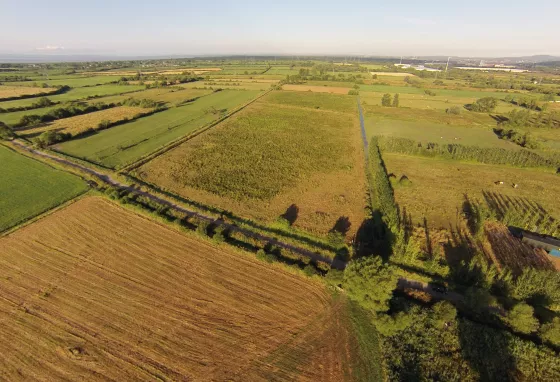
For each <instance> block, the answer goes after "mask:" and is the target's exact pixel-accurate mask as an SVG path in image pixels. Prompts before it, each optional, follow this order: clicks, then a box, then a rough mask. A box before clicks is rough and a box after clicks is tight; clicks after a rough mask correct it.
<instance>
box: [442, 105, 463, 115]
mask: <svg viewBox="0 0 560 382" xmlns="http://www.w3.org/2000/svg"><path fill="white" fill-rule="evenodd" d="M445 112H446V113H447V114H453V115H459V114H461V108H460V107H459V106H452V107H450V108H447V109H445Z"/></svg>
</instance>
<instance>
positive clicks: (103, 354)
mask: <svg viewBox="0 0 560 382" xmlns="http://www.w3.org/2000/svg"><path fill="white" fill-rule="evenodd" d="M0 254H1V255H0V272H1V274H2V278H1V279H0V295H1V296H2V298H1V299H0V321H1V322H2V325H1V329H0V352H1V353H2V357H1V359H0V370H1V373H2V374H1V375H2V378H3V379H6V380H11V381H16V380H34V379H42V380H63V379H69V380H73V379H85V380H121V381H122V380H155V379H158V380H164V381H167V380H197V381H211V380H212V381H216V380H219V381H223V380H233V381H269V380H279V379H280V380H301V381H333V382H334V381H337V382H338V381H341V380H344V379H346V378H349V377H351V375H352V373H353V372H355V371H356V370H355V369H356V368H355V367H354V364H353V363H354V362H355V361H356V360H357V359H359V354H358V353H359V351H360V349H359V345H358V344H357V341H356V339H355V335H354V331H353V329H352V328H351V325H350V323H349V317H348V310H347V309H346V303H345V300H344V298H343V297H342V296H341V297H339V298H335V299H333V297H332V296H331V294H330V293H329V292H327V291H326V290H325V288H324V286H323V285H322V284H321V283H319V282H317V281H312V280H309V279H306V278H303V277H302V276H297V275H294V274H291V273H289V272H287V271H285V270H283V269H282V268H279V267H274V266H270V265H269V264H267V263H263V262H259V261H257V260H256V259H255V258H254V257H253V256H252V255H247V254H242V253H239V252H234V251H233V250H231V249H228V248H227V247H215V246H213V245H210V244H208V243H206V242H202V241H199V240H197V239H195V238H192V237H187V236H184V235H183V234H180V233H178V232H176V231H173V230H171V229H168V228H166V227H164V226H162V225H159V224H157V223H154V222H152V221H150V220H148V219H146V218H143V217H140V216H138V215H136V214H134V213H132V212H129V211H126V210H124V209H122V208H121V207H118V206H116V205H115V204H112V203H110V202H108V201H107V200H105V199H102V198H99V197H89V198H84V199H81V200H79V201H77V202H75V203H73V204H71V205H70V206H67V207H66V208H64V209H62V210H59V211H56V212H54V213H53V214H51V215H49V216H47V217H45V218H43V219H41V220H39V221H37V222H35V223H33V224H31V225H29V226H27V227H24V228H22V229H20V230H18V231H15V232H13V233H11V234H9V235H7V236H5V237H3V238H0ZM370 358H371V357H369V356H366V359H370Z"/></svg>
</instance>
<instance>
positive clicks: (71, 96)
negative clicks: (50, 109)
mask: <svg viewBox="0 0 560 382" xmlns="http://www.w3.org/2000/svg"><path fill="white" fill-rule="evenodd" d="M142 89H144V86H141V85H113V84H110V85H100V86H90V87H84V88H75V89H70V90H69V91H67V92H66V93H62V94H57V95H54V96H48V98H49V99H50V100H51V101H53V102H67V101H75V100H78V99H85V98H88V97H98V96H105V95H112V94H121V93H129V92H134V91H138V90H142ZM37 99H38V98H26V99H22V100H14V101H4V102H0V108H3V109H8V108H12V107H28V106H31V105H32V104H33V103H35V102H37Z"/></svg>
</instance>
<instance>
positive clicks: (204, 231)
mask: <svg viewBox="0 0 560 382" xmlns="http://www.w3.org/2000/svg"><path fill="white" fill-rule="evenodd" d="M196 232H197V233H199V234H200V235H203V236H208V222H207V221H206V220H201V221H200V222H199V223H198V226H197V227H196Z"/></svg>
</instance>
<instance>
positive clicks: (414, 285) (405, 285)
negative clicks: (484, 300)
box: [397, 277, 505, 316]
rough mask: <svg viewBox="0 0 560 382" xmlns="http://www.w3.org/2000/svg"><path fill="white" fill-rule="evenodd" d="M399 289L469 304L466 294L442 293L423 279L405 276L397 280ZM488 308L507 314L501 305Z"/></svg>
mask: <svg viewBox="0 0 560 382" xmlns="http://www.w3.org/2000/svg"><path fill="white" fill-rule="evenodd" d="M397 289H400V290H404V289H416V290H419V291H422V292H426V293H428V294H429V295H430V296H432V297H433V298H435V299H438V300H447V301H449V302H452V303H453V304H454V305H455V306H463V307H465V306H467V305H466V302H465V296H463V295H462V294H460V293H457V292H453V291H448V292H447V293H440V292H438V291H436V290H434V288H433V287H432V286H431V285H430V284H427V283H425V282H422V281H417V280H412V279H407V278H405V277H401V278H399V280H398V282H397ZM486 309H487V310H488V311H489V312H490V313H493V314H498V315H502V316H504V315H505V311H504V310H503V309H502V308H500V307H499V306H490V305H489V306H487V307H486Z"/></svg>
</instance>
